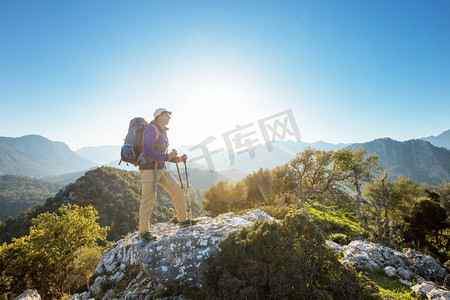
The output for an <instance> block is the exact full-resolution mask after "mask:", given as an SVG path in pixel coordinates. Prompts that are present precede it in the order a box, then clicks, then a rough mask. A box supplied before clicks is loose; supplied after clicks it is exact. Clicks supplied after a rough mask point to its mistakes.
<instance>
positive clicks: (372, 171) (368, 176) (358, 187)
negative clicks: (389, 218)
mask: <svg viewBox="0 0 450 300" xmlns="http://www.w3.org/2000/svg"><path fill="white" fill-rule="evenodd" d="M333 167H334V168H335V169H337V170H339V171H340V172H342V173H341V174H342V175H343V177H342V180H343V182H344V184H345V185H346V186H347V187H349V188H350V189H352V190H354V191H355V199H354V200H355V201H354V202H355V209H356V215H357V217H358V221H359V223H360V225H361V226H362V227H363V228H364V229H366V230H367V231H369V232H370V231H371V230H370V228H369V226H368V225H367V222H366V221H365V220H364V218H363V215H362V213H361V205H362V203H363V197H362V194H363V185H364V184H367V183H371V182H372V181H373V180H374V178H375V176H376V175H377V174H379V173H380V171H381V166H380V163H379V161H378V156H377V155H375V154H372V155H367V151H366V149H365V148H359V149H358V150H352V149H350V148H345V149H341V150H339V151H337V152H336V153H334V154H333Z"/></svg>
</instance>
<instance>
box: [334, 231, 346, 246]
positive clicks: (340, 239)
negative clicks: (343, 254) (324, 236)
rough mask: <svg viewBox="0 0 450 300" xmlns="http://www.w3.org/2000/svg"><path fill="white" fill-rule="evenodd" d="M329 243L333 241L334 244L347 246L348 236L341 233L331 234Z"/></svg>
mask: <svg viewBox="0 0 450 300" xmlns="http://www.w3.org/2000/svg"><path fill="white" fill-rule="evenodd" d="M329 239H330V241H333V242H335V243H338V244H340V245H348V244H349V243H350V238H349V237H348V235H346V234H343V233H333V234H332V235H330V238H329Z"/></svg>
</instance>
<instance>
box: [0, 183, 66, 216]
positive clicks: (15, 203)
mask: <svg viewBox="0 0 450 300" xmlns="http://www.w3.org/2000/svg"><path fill="white" fill-rule="evenodd" d="M62 187H63V185H62V184H60V183H52V182H47V181H44V180H40V179H36V178H30V177H25V176H15V175H2V176H0V221H4V220H6V218H8V217H9V216H12V217H17V215H18V214H19V213H20V212H23V211H26V210H27V209H28V208H30V207H33V206H34V205H36V204H38V203H43V202H44V201H45V200H46V199H47V198H49V197H53V196H54V195H55V194H56V193H57V192H58V191H59V190H60V189H61V188H62Z"/></svg>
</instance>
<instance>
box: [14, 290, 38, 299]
mask: <svg viewBox="0 0 450 300" xmlns="http://www.w3.org/2000/svg"><path fill="white" fill-rule="evenodd" d="M14 300H41V296H40V295H39V293H38V291H36V290H28V291H25V292H23V293H22V294H20V295H19V296H18V297H16V298H14Z"/></svg>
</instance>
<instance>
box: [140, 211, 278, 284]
mask: <svg viewBox="0 0 450 300" xmlns="http://www.w3.org/2000/svg"><path fill="white" fill-rule="evenodd" d="M233 216H234V214H232V213H228V214H223V215H219V216H217V217H216V218H214V219H204V220H202V221H201V222H199V223H198V224H197V225H195V226H192V227H186V228H182V229H179V228H178V227H177V226H175V225H170V224H159V225H158V226H157V227H156V228H155V234H156V235H157V236H158V240H157V241H155V242H151V243H136V244H135V245H134V246H133V247H134V249H135V251H136V253H137V257H138V260H139V261H140V263H141V265H142V268H143V270H144V271H145V273H147V275H148V276H149V277H150V278H152V280H154V281H155V282H157V283H159V284H162V285H163V286H164V287H180V286H182V287H196V288H201V287H202V283H203V273H204V271H205V270H206V264H205V259H206V258H208V257H209V256H210V255H211V254H212V253H214V252H215V251H216V250H217V248H218V245H219V242H220V241H221V240H222V239H223V238H225V237H226V236H227V235H228V234H230V233H235V232H237V231H239V230H240V229H242V228H244V227H247V226H251V225H252V224H254V223H255V222H256V221H276V220H275V219H274V218H272V217H271V216H269V215H268V214H266V213H264V212H262V211H261V210H254V211H250V212H248V213H246V214H244V215H242V216H234V217H233Z"/></svg>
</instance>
